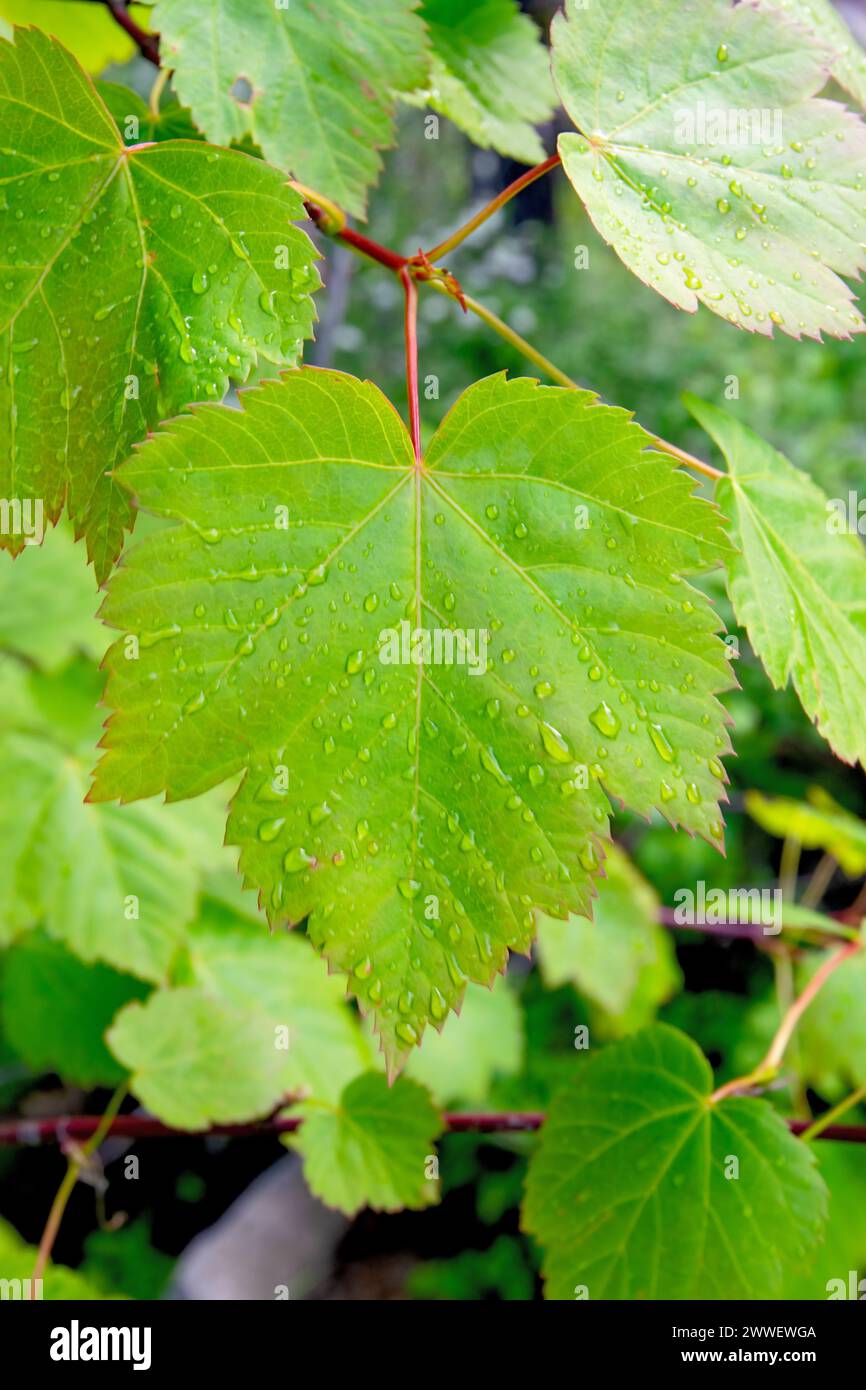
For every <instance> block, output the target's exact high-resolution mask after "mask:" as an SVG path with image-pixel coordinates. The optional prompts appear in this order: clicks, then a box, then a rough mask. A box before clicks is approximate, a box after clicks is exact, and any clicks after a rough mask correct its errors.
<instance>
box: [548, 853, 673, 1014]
mask: <svg viewBox="0 0 866 1390" xmlns="http://www.w3.org/2000/svg"><path fill="white" fill-rule="evenodd" d="M658 917H659V901H658V897H657V895H656V893H655V892H654V891H653V889H652V888H651V887H650V885H649V884H648V883H647V881H646V879H645V878H644V877H643V875H642V874H640V873H639V872H638V870H637V869H636V868H635V866H634V865H633V864H632V862H631V860H630V859H629V858H628V856H627V855H626V854H625V853H624V851H623V850H621V849H620V848H619V846H618V845H615V844H614V845H610V846H608V850H607V856H606V858H605V861H604V878H603V879H602V880H601V882H600V883H599V885H598V901H597V902H596V904H595V909H594V912H593V921H592V922H586V921H585V920H583V919H582V918H580V917H570V918H569V919H568V920H567V921H564V922H563V921H560V920H558V919H557V918H555V917H544V916H540V917H539V921H538V960H539V964H540V966H541V973H542V975H543V977H544V981H545V984H546V985H547V986H548V987H549V988H550V989H557V988H558V987H559V986H560V985H564V984H573V985H574V986H575V988H576V989H577V990H578V991H579V992H580V993H581V994H584V995H586V996H587V997H588V998H589V999H591V1000H592V1001H593V1002H594V1003H596V1004H599V1005H600V1006H601V1008H602V1009H604V1011H605V1012H606V1013H607V1014H609V1015H612V1016H613V1017H614V1018H615V1017H617V1016H622V1015H625V1014H626V1013H627V1012H628V1010H629V1006H630V1005H631V1004H632V1002H633V1001H635V1002H636V1001H637V997H638V994H639V993H640V995H641V998H640V1009H639V1019H638V1021H637V1022H636V1023H635V1027H639V1026H641V1025H643V1024H645V1023H648V1022H649V1021H650V1019H651V1017H652V1014H653V1012H654V1006H655V1005H656V1004H660V1003H661V1002H662V1001H663V1000H665V999H668V998H669V997H670V995H671V994H673V992H674V990H675V989H676V986H677V981H678V978H679V976H678V972H677V969H676V956H675V953H674V949H673V943H672V941H671V937H670V933H669V932H666V931H664V930H663V928H661V927H660V926H659V925H658ZM641 984H643V986H644V988H643V990H641V988H640V987H641ZM632 1031H633V1030H632Z"/></svg>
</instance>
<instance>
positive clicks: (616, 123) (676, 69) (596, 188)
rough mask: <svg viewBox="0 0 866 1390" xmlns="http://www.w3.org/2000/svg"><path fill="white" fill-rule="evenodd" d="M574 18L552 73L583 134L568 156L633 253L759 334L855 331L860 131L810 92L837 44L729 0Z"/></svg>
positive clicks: (681, 304) (641, 0)
mask: <svg viewBox="0 0 866 1390" xmlns="http://www.w3.org/2000/svg"><path fill="white" fill-rule="evenodd" d="M566 15H567V18H566V17H564V16H561V15H560V16H558V17H557V18H556V20H555V21H554V23H553V27H552V31H551V35H552V38H551V41H552V47H553V54H554V77H555V79H556V82H557V85H558V87H559V90H560V94H561V96H562V99H563V102H564V104H565V106H566V108H567V110H568V113H569V115H570V116H571V117H572V119H573V120H574V123H575V125H576V126H577V127H578V129H579V131H580V134H573V133H566V134H563V135H561V136H560V138H559V152H560V154H561V156H562V162H563V165H564V168H565V171H566V173H567V174H568V177H569V179H570V180H571V182H572V183H573V185H574V187H575V189H576V190H577V192H578V193H579V195H580V197H581V198H582V199H583V201H584V203H585V204H586V207H587V210H588V212H589V215H590V217H591V218H592V220H593V222H594V224H595V226H596V227H597V229H598V231H599V232H600V233H601V235H602V236H603V237H604V238H605V240H606V241H607V242H609V243H610V244H611V245H612V246H613V247H614V249H615V250H616V252H617V254H618V255H619V256H620V257H621V258H622V260H623V261H625V263H626V265H627V266H628V267H629V268H630V269H631V270H633V271H634V272H635V274H636V275H637V276H639V278H640V279H641V280H643V281H644V282H645V283H646V284H648V285H650V286H652V288H653V289H655V290H657V291H658V292H659V294H662V295H664V296H665V298H666V299H669V300H670V301H671V303H672V304H675V305H676V306H677V307H678V308H680V309H688V310H690V311H694V310H695V309H697V307H698V303H699V302H700V303H703V304H705V305H707V307H708V308H710V309H712V310H713V312H714V313H716V314H720V315H721V316H722V317H723V318H726V319H728V320H729V322H731V323H734V324H737V325H738V326H739V327H740V328H748V329H750V330H752V331H754V332H758V333H765V334H772V332H773V327H774V325H775V326H777V327H779V328H781V329H782V331H783V332H785V333H788V334H790V335H791V336H793V337H795V338H799V337H800V336H801V335H803V334H805V335H807V336H809V337H816V338H817V337H820V335H821V333H822V332H826V333H831V334H833V335H835V336H837V337H848V336H849V335H850V334H851V333H854V332H858V333H859V332H861V331H862V330H863V328H864V326H866V325H864V321H863V318H862V316H861V314H860V312H859V311H858V310H857V309H856V308H855V307H854V306H853V303H852V300H853V295H852V293H851V291H850V289H849V288H848V286H847V285H846V284H845V283H844V281H843V280H841V279H840V278H839V277H840V276H842V275H847V276H852V277H858V276H859V272H860V271H861V270H862V269H863V266H864V264H866V260H864V251H863V247H864V244H866V196H864V195H866V127H864V125H863V123H862V121H861V120H860V119H859V118H858V117H857V116H855V115H853V114H852V113H851V112H848V111H846V110H845V108H844V107H842V106H840V105H838V104H837V103H835V102H831V101H825V100H818V99H816V98H815V95H814V94H815V93H816V92H817V91H819V90H820V88H821V87H823V86H824V84H825V81H826V78H827V74H828V72H829V69H830V64H831V61H832V52H831V50H830V49H827V48H825V47H823V46H822V45H820V44H819V43H818V41H817V40H815V39H814V38H813V37H812V36H810V35H809V34H808V33H807V32H806V31H805V30H803V29H801V28H800V27H799V26H797V25H796V24H794V23H792V22H790V21H789V20H788V19H787V18H786V17H785V16H784V15H780V14H779V13H778V12H777V11H775V10H773V9H771V8H764V7H761V8H758V7H757V6H755V5H751V4H749V5H738V6H736V8H734V7H733V6H732V5H730V4H729V3H728V0H638V2H637V3H635V0H632V2H631V3H621V4H616V5H600V4H593V5H590V6H588V7H584V6H583V5H582V4H580V3H577V0H568V3H567V4H566Z"/></svg>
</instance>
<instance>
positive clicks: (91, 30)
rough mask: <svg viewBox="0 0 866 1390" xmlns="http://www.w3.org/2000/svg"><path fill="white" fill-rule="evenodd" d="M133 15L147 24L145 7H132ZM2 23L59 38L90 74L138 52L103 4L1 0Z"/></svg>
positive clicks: (78, 0) (70, 0)
mask: <svg viewBox="0 0 866 1390" xmlns="http://www.w3.org/2000/svg"><path fill="white" fill-rule="evenodd" d="M130 9H131V12H132V16H133V18H134V19H136V20H137V21H138V23H139V24H140V23H142V21H143V20H145V22H146V16H147V14H148V10H147V8H146V7H145V6H144V5H132V6H130ZM2 20H7V21H8V23H9V28H10V30H11V26H12V25H13V24H35V25H36V26H37V28H39V29H44V30H45V32H46V33H47V34H52V35H53V36H54V38H56V39H59V40H60V42H61V43H62V44H64V45H65V47H66V48H68V49H69V51H70V53H74V55H75V57H76V58H77V59H78V61H79V63H81V65H82V67H84V68H86V69H87V71H88V72H101V71H102V69H103V68H105V67H108V65H109V63H126V62H128V61H129V59H130V58H131V57H132V56H133V54H134V53H135V51H136V49H135V44H134V43H133V41H132V39H131V38H130V37H129V35H128V34H125V33H124V31H123V30H122V29H121V27H120V25H119V24H117V22H116V21H115V20H114V19H113V18H112V17H111V15H110V14H109V13H108V10H107V9H106V8H105V6H104V5H94V4H93V3H92V0H90V2H89V3H85V0H0V29H2Z"/></svg>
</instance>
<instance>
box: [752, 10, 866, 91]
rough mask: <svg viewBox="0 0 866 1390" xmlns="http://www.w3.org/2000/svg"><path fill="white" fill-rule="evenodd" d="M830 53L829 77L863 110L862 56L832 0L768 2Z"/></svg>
mask: <svg viewBox="0 0 866 1390" xmlns="http://www.w3.org/2000/svg"><path fill="white" fill-rule="evenodd" d="M770 2H771V4H773V5H775V6H776V7H777V8H778V9H781V10H783V11H784V12H785V13H786V14H789V15H790V16H791V17H792V19H796V20H797V22H798V23H799V24H802V26H803V28H804V29H808V30H809V31H810V32H811V33H813V34H815V35H817V37H818V38H819V39H820V40H821V41H822V42H823V43H824V44H826V46H827V47H828V48H829V49H830V51H831V53H832V55H833V58H832V71H833V76H834V77H835V79H836V81H837V82H838V83H839V85H840V87H844V88H845V89H846V91H849V92H850V93H851V95H852V97H854V98H855V99H856V100H857V101H858V102H859V103H860V105H861V106H866V53H864V51H863V49H862V48H861V46H860V44H859V43H858V42H857V40H856V39H855V38H854V35H853V34H852V33H851V30H850V29H849V28H848V25H847V24H846V23H845V20H844V19H843V18H842V16H841V15H840V14H839V13H838V11H837V9H836V7H835V5H834V4H833V0H770Z"/></svg>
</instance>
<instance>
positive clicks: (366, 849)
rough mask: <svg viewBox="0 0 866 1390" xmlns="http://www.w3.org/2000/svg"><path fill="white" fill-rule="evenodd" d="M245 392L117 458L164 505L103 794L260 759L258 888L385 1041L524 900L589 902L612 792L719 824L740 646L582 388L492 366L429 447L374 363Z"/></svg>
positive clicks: (605, 414) (711, 554)
mask: <svg viewBox="0 0 866 1390" xmlns="http://www.w3.org/2000/svg"><path fill="white" fill-rule="evenodd" d="M242 399H243V409H242V411H237V410H230V409H227V408H224V407H217V406H215V407H205V408H202V409H201V410H199V411H196V413H195V414H194V415H192V416H186V417H184V418H183V419H181V420H179V421H178V422H175V423H173V424H171V425H170V426H168V427H167V428H166V429H165V430H163V431H162V432H161V433H160V434H159V436H158V437H157V438H156V439H155V440H153V441H152V442H151V443H149V444H147V445H146V446H145V447H144V448H142V449H141V451H140V452H138V453H137V454H136V455H135V456H134V457H133V458H131V459H130V460H129V462H128V463H127V464H126V465H125V467H124V469H123V470H122V472H123V476H124V478H125V481H126V483H127V485H128V486H129V487H130V488H131V489H132V490H134V492H135V494H136V496H137V498H138V500H139V502H140V503H141V505H143V506H144V507H146V508H150V509H152V510H154V511H156V512H158V513H159V514H160V515H162V516H164V517H169V518H172V519H173V520H174V521H175V522H177V523H178V524H177V525H175V526H174V527H171V528H167V529H166V530H164V531H162V532H161V533H160V534H158V535H155V536H153V537H152V538H150V539H148V540H146V541H144V542H143V543H142V544H141V545H140V546H138V547H137V548H136V549H135V550H134V552H133V553H132V554H130V555H129V556H128V557H127V560H126V563H125V564H124V566H123V568H122V570H121V571H118V573H117V574H116V575H115V576H114V578H113V580H112V583H111V586H110V590H109V594H108V598H107V600H106V604H105V608H104V614H103V615H104V617H105V618H106V620H107V621H108V622H109V623H110V624H111V625H112V626H114V627H117V628H120V629H121V630H123V631H125V632H126V633H135V634H137V636H138V640H139V650H140V657H139V659H138V660H137V661H128V660H126V659H125V657H124V650H125V648H124V645H123V642H122V641H121V642H120V643H119V644H115V646H114V647H113V648H112V651H111V653H110V654H109V656H108V658H107V662H108V665H109V668H110V678H109V685H108V693H107V699H108V702H109V703H110V705H111V706H113V707H114V708H115V709H116V710H117V713H116V714H114V715H113V716H112V718H111V720H110V722H109V725H108V727H107V730H106V733H105V736H104V739H103V743H104V746H105V749H106V752H105V756H104V758H103V760H102V762H101V764H100V768H99V771H98V776H97V781H96V785H95V787H94V790H93V792H92V793H91V795H92V796H94V797H95V798H99V799H103V800H108V799H112V798H115V797H120V798H122V799H132V798H135V797H140V796H148V795H151V794H152V793H154V792H156V791H157V790H166V791H167V792H168V795H169V797H170V798H177V797H186V796H192V795H195V794H196V793H197V792H200V791H202V790H203V789H204V788H206V787H208V786H210V785H212V784H213V783H214V782H215V781H220V780H222V779H223V778H225V777H227V776H229V775H232V774H233V773H235V772H237V771H240V770H241V769H244V770H245V771H246V777H245V779H244V781H243V784H242V786H241V788H240V789H239V792H238V794H237V796H236V798H235V800H234V803H233V806H232V812H231V816H230V821H229V831H228V838H229V842H230V843H232V844H238V845H240V846H241V850H242V855H241V867H242V869H243V872H244V874H245V876H246V881H247V883H248V884H250V885H254V886H255V887H257V888H259V889H260V890H261V892H262V895H263V900H264V903H265V904H266V906H267V909H268V912H269V915H270V916H271V918H272V919H273V920H285V919H286V918H288V919H290V920H293V921H297V920H300V919H301V918H302V917H304V916H306V915H307V914H312V915H311V917H310V926H309V931H310V935H311V936H312V938H313V940H314V942H315V943H316V945H317V946H318V947H319V948H320V949H321V950H323V951H324V953H325V955H326V956H327V958H328V960H329V962H330V963H331V965H332V966H334V967H335V968H337V969H340V970H343V971H345V972H346V973H347V974H349V976H350V982H351V988H352V990H353V991H354V993H356V994H357V995H358V997H359V999H360V1000H361V1002H362V1005H363V1006H364V1007H365V1008H367V1007H371V1006H372V1007H375V1008H376V1009H377V1011H378V1026H379V1027H380V1028H381V1030H382V1033H383V1037H384V1044H385V1048H386V1051H387V1052H388V1054H389V1056H390V1057H391V1058H392V1059H394V1058H396V1057H398V1056H399V1054H400V1053H403V1052H405V1051H406V1050H407V1049H408V1048H409V1047H410V1046H411V1045H412V1043H414V1042H415V1041H417V1040H418V1038H420V1035H421V1033H422V1032H423V1030H424V1026H425V1024H426V1022H427V1021H428V1020H429V1019H432V1020H434V1021H435V1022H437V1023H441V1022H442V1020H443V1019H444V1018H445V1016H446V1014H447V1012H448V1009H449V1008H453V1007H455V1006H456V1005H457V1004H458V1003H459V1001H460V999H461V998H462V995H463V990H464V987H465V984H466V981H467V979H473V980H476V981H478V982H480V983H485V984H486V983H489V982H490V981H491V980H492V978H493V976H494V974H495V973H496V971H497V970H501V969H502V968H503V966H504V965H505V961H506V958H507V952H508V949H509V948H511V949H516V950H524V951H525V950H526V949H527V947H528V946H529V943H530V941H531V939H532V933H533V926H534V922H533V917H532V913H531V910H530V909H531V907H532V906H533V905H534V906H538V907H541V908H543V909H544V910H546V911H548V912H550V913H556V912H560V913H567V912H580V911H583V912H587V911H589V909H590V905H591V900H592V895H593V889H592V886H591V875H592V873H593V871H594V870H596V869H597V868H598V866H599V861H600V846H601V840H602V837H604V836H605V835H606V834H607V828H608V813H609V809H610V802H609V799H608V798H609V796H610V797H617V798H620V799H622V800H625V801H628V802H629V804H630V805H632V806H633V807H635V808H636V809H637V810H638V811H640V812H642V813H643V814H645V815H646V814H649V812H650V811H651V809H652V808H653V807H654V806H658V807H659V808H660V809H661V810H662V811H663V813H664V814H665V816H666V817H667V818H668V819H669V820H670V821H671V823H673V824H676V823H680V824H682V825H684V826H686V827H687V828H688V829H690V830H692V831H698V832H700V833H701V834H704V835H706V836H707V837H709V838H710V839H712V840H713V841H714V842H715V843H717V844H718V843H719V842H720V841H721V837H722V824H721V820H720V818H719V809H718V802H719V799H720V798H721V797H722V796H723V795H724V792H723V786H722V781H721V779H722V777H723V775H724V774H723V769H722V766H721V763H720V762H719V757H720V756H721V754H723V753H724V752H725V751H726V750H727V748H728V746H729V745H728V741H727V737H726V733H725V729H724V716H723V712H722V709H721V706H720V705H719V703H718V701H717V700H716V692H717V691H719V690H721V689H724V688H725V687H726V686H727V685H728V684H729V682H730V663H729V662H728V661H726V660H725V656H724V646H723V644H722V642H721V641H720V639H719V638H718V636H717V635H716V627H717V620H716V618H715V615H714V613H713V611H712V609H711V608H710V607H709V605H708V603H707V602H706V600H705V599H704V598H703V597H702V596H701V595H700V594H699V593H698V592H697V590H695V589H694V588H693V587H692V586H690V585H689V584H688V583H686V582H684V581H683V580H682V579H681V578H680V576H681V575H684V574H688V573H692V572H695V571H697V570H700V569H702V568H705V567H706V566H708V565H712V564H715V563H716V562H717V561H718V560H719V559H720V558H723V557H724V556H725V555H726V553H727V542H726V540H725V538H724V535H723V532H722V530H721V525H720V519H719V516H718V514H717V513H716V512H715V510H714V509H713V508H712V507H711V506H709V505H708V504H707V503H705V502H702V501H700V500H698V499H696V498H695V497H694V496H693V495H692V483H691V481H690V480H689V479H687V478H686V477H685V476H684V475H683V474H681V473H678V472H677V471H676V469H675V468H674V466H673V464H672V463H671V462H670V461H669V460H668V459H666V458H664V457H661V456H659V455H655V454H652V453H650V452H648V451H646V447H645V446H646V445H647V443H648V439H647V436H646V435H644V434H643V432H642V431H641V430H640V429H639V428H638V427H637V426H636V425H634V424H632V423H631V421H630V420H629V418H628V416H627V415H626V414H625V413H624V412H623V411H620V410H614V409H610V408H608V407H604V406H600V405H597V404H595V403H594V400H593V398H592V397H591V396H590V395H589V394H588V393H586V392H579V391H570V390H563V389H561V388H558V387H539V386H538V385H537V383H535V382H532V381H523V380H519V381H513V382H506V381H505V379H504V377H502V376H499V377H492V378H490V379H489V380H487V381H483V382H480V383H479V384H478V385H477V386H475V387H473V388H472V389H470V390H469V391H467V392H466V393H465V394H464V395H463V396H462V397H461V399H460V400H459V401H458V403H457V405H456V406H455V407H454V409H453V410H452V411H451V413H450V414H449V415H448V417H447V419H446V420H445V421H444V423H443V424H442V426H441V427H440V429H439V431H438V432H437V434H436V436H435V438H434V439H433V441H432V443H431V445H430V449H429V451H428V455H427V460H426V466H425V467H424V468H421V469H418V468H416V467H415V465H414V456H413V452H412V447H411V444H410V440H409V436H408V434H407V432H406V430H405V428H404V426H403V425H402V424H401V422H400V421H399V419H398V417H397V415H396V414H395V412H394V410H393V409H392V407H391V406H390V405H389V404H388V402H387V401H386V400H385V398H384V397H383V396H382V395H381V393H380V392H379V391H378V390H377V389H376V388H375V387H374V386H372V385H370V384H369V383H361V382H359V381H356V380H354V378H352V377H349V376H344V375H342V374H341V373H336V372H325V371H320V370H317V369H315V368H302V369H299V370H297V371H295V372H291V373H289V374H287V375H286V376H285V377H284V379H283V380H282V381H280V382H278V383H267V384H265V386H264V387H263V388H262V389H261V390H257V391H249V392H245V393H244V395H243V398H242ZM416 629H417V630H418V631H419V632H420V633H421V636H420V637H417V638H414V639H413V638H412V634H413V632H415V630H416ZM455 633H456V636H455ZM425 634H426V636H425ZM488 638H489V641H488ZM410 639H412V640H414V641H415V643H416V645H415V647H414V651H415V656H416V657H417V658H418V659H417V660H415V659H413V657H412V648H411V646H410ZM425 646H426V648H427V649H428V650H427V651H426V655H425ZM155 680H156V681H158V682H159V690H160V695H161V699H160V702H159V703H158V704H157V703H155V702H154V700H153V690H154V688H155V687H154V684H153V682H154V681H155Z"/></svg>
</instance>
